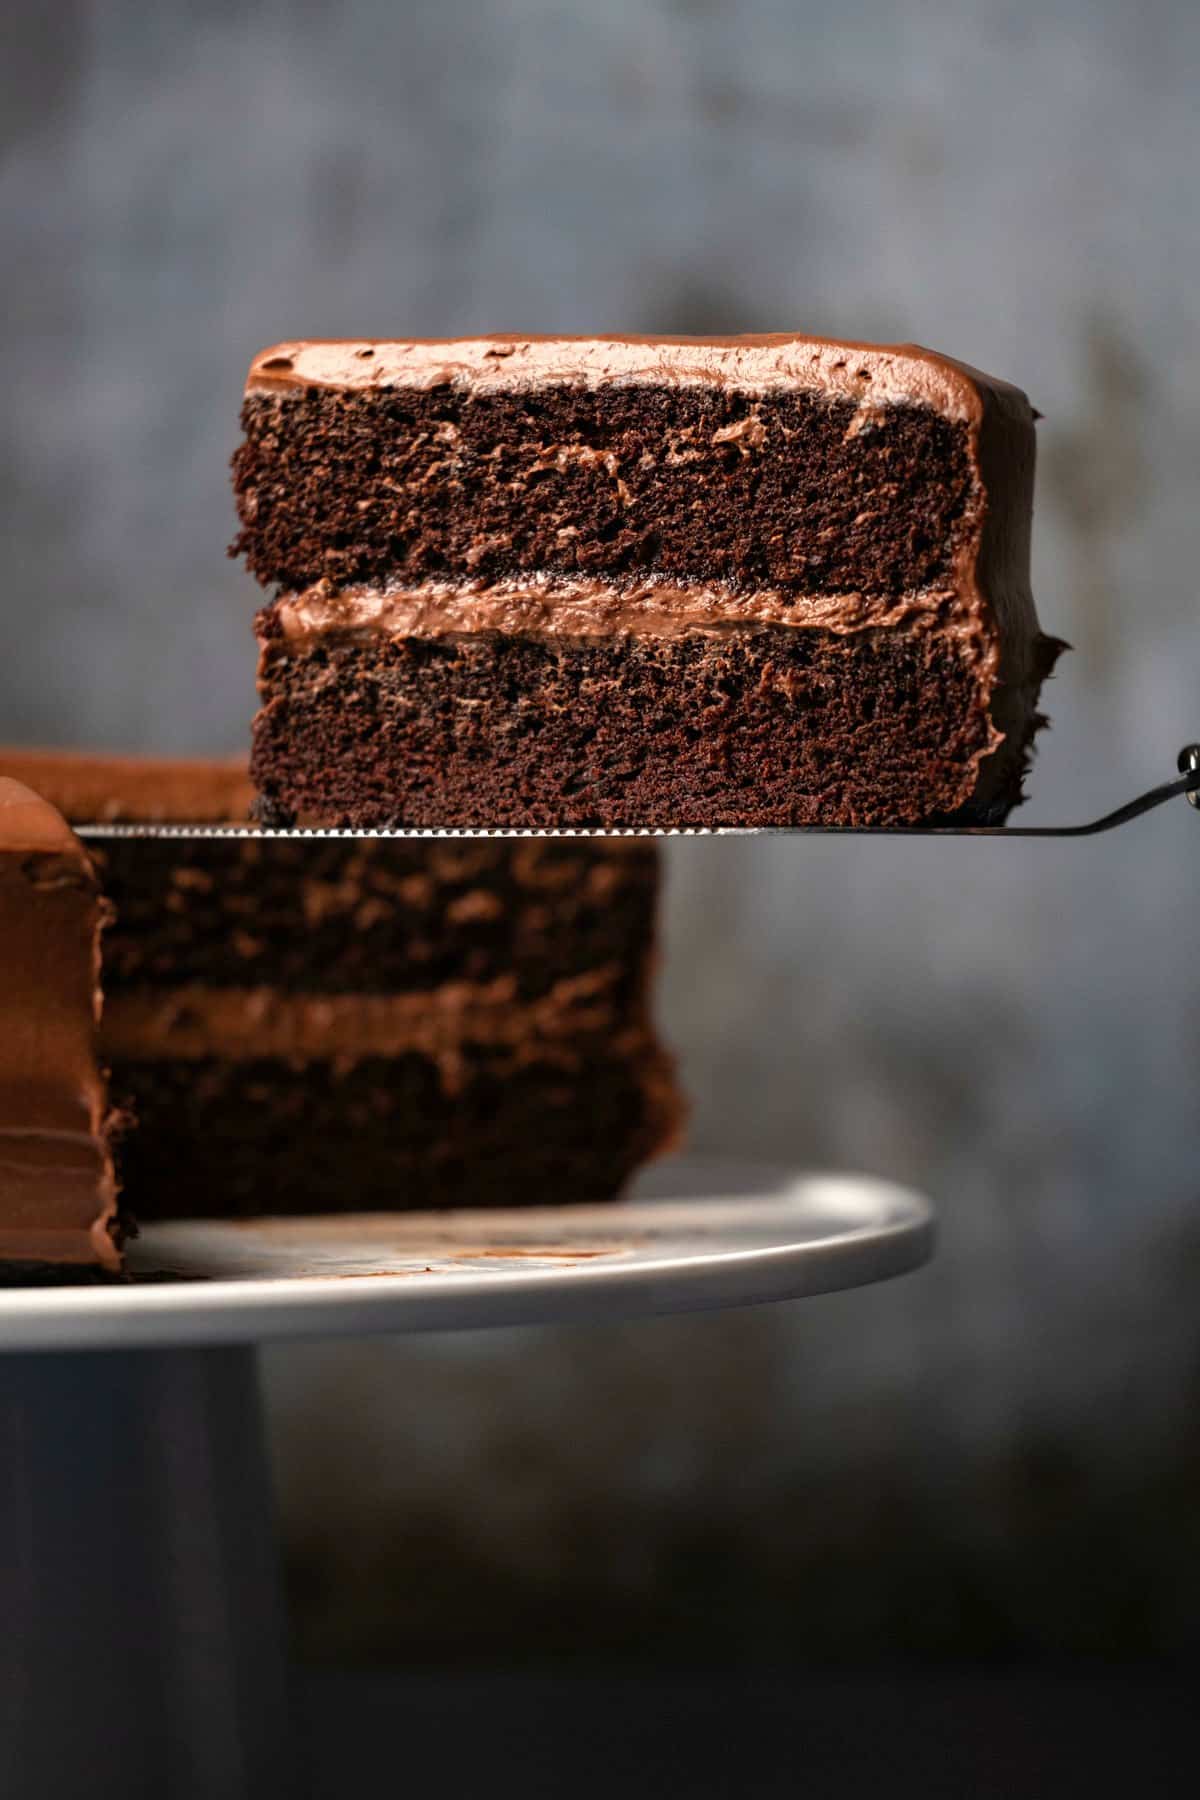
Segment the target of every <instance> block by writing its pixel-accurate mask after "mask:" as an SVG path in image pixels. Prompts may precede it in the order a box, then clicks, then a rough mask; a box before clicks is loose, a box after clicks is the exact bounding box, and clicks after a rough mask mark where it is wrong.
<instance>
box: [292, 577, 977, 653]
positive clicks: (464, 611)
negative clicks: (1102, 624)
mask: <svg viewBox="0 0 1200 1800" xmlns="http://www.w3.org/2000/svg"><path fill="white" fill-rule="evenodd" d="M954 600H955V596H954V594H953V592H952V591H947V590H940V591H939V590H925V591H923V592H921V593H918V594H906V595H904V596H902V597H901V598H900V599H895V598H892V597H891V596H888V595H885V594H812V595H809V594H796V593H793V592H792V591H790V590H788V589H782V588H758V589H755V590H752V591H750V592H747V591H746V590H745V589H742V588H736V587H733V586H731V585H729V584H726V583H717V582H699V581H697V582H683V581H678V580H675V579H673V578H671V577H669V576H658V575H652V576H643V577H641V578H634V579H630V580H627V581H624V582H615V581H605V580H603V579H601V578H594V577H590V576H574V575H547V574H536V575H517V576H510V577H508V578H506V579H503V580H497V581H488V580H485V579H478V580H471V579H468V580H463V581H424V582H419V583H414V584H412V585H409V586H404V587H401V586H396V587H391V588H387V589H380V588H364V587H359V588H341V589H338V588H334V587H332V586H331V585H330V584H329V583H328V582H318V583H317V584H316V585H315V586H314V587H310V588H306V589H305V590H304V592H303V593H299V594H285V595H283V596H282V598H281V599H280V600H279V601H278V602H277V604H276V606H275V616H276V618H277V619H278V621H279V623H280V625H281V626H282V628H283V635H284V637H285V638H286V639H287V640H288V641H289V642H291V643H295V644H305V643H311V642H312V641H314V640H315V639H317V638H320V637H323V636H325V635H329V636H333V637H349V638H358V637H371V636H374V635H376V634H380V635H384V636H390V637H443V636H446V635H447V634H450V635H453V634H456V633H469V632H476V631H500V632H505V633H520V634H522V635H529V636H535V637H549V638H554V637H585V638H586V637H597V638H602V637H608V636H611V635H612V634H613V633H619V632H628V633H630V634H632V635H635V636H649V637H679V636H682V635H684V634H685V633H687V632H691V631H703V632H721V631H728V630H736V629H744V628H745V627H747V626H755V625H793V626H796V627H797V628H804V627H808V628H809V629H819V630H823V631H834V632H853V631H866V630H871V629H879V628H885V627H889V626H911V625H912V624H913V623H914V621H916V622H919V621H920V619H922V618H924V619H927V620H928V622H929V623H930V624H936V623H937V622H938V621H939V620H942V621H943V622H946V623H947V624H948V625H949V627H950V628H953V623H954V621H953V617H952V614H953V607H954Z"/></svg>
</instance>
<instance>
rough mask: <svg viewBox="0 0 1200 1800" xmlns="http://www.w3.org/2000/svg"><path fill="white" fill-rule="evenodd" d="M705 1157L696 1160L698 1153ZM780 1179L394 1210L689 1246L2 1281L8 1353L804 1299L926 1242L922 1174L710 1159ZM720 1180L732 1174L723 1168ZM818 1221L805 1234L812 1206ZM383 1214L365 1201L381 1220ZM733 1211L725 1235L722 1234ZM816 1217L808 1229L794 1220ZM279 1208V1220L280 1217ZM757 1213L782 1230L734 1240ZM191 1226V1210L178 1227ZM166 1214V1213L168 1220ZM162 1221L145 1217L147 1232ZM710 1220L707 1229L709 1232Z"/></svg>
mask: <svg viewBox="0 0 1200 1800" xmlns="http://www.w3.org/2000/svg"><path fill="white" fill-rule="evenodd" d="M697 1166H702V1165H697ZM737 1168H740V1170H741V1172H742V1176H743V1179H746V1180H747V1181H748V1180H749V1177H750V1176H751V1175H752V1174H753V1175H754V1176H756V1177H757V1178H758V1179H759V1181H760V1182H764V1181H767V1180H769V1179H775V1180H777V1181H778V1184H779V1185H778V1186H777V1187H776V1188H775V1189H772V1190H769V1191H767V1192H763V1191H761V1190H760V1191H758V1192H756V1193H753V1194H751V1195H745V1194H738V1193H737V1192H736V1191H735V1192H728V1191H722V1192H721V1193H719V1194H717V1195H712V1194H710V1195H708V1196H705V1197H699V1198H697V1197H689V1196H687V1195H684V1196H674V1197H673V1196H666V1197H656V1196H651V1197H646V1198H636V1197H635V1198H630V1199H628V1200H618V1201H613V1202H609V1203H606V1204H596V1205H592V1206H586V1205H585V1206H581V1207H563V1208H541V1207H520V1208H514V1209H511V1210H505V1211H503V1212H500V1211H489V1212H488V1213H486V1214H485V1213H481V1212H459V1213H452V1214H445V1213H436V1214H435V1213H416V1212H405V1213H401V1214H396V1215H383V1217H394V1218H395V1219H396V1220H397V1221H398V1222H400V1223H402V1225H403V1228H404V1230H405V1231H406V1232H410V1233H411V1232H412V1231H413V1229H414V1227H415V1226H417V1225H418V1224H419V1223H420V1222H421V1221H424V1220H428V1221H429V1223H430V1228H431V1231H432V1230H434V1229H437V1228H444V1227H445V1225H446V1223H447V1221H454V1222H455V1223H458V1224H462V1223H463V1222H465V1221H479V1224H480V1227H481V1229H483V1228H486V1226H487V1225H489V1224H490V1225H491V1226H492V1227H493V1229H494V1228H495V1226H496V1225H497V1223H499V1222H501V1221H516V1222H518V1223H519V1226H520V1228H521V1229H528V1228H535V1227H536V1226H537V1224H538V1222H539V1220H540V1219H546V1218H547V1217H549V1216H551V1215H553V1217H554V1218H555V1219H556V1220H557V1219H561V1218H563V1217H564V1216H566V1217H568V1218H569V1219H570V1220H571V1222H572V1224H582V1223H587V1222H589V1221H591V1222H594V1223H596V1224H597V1225H598V1226H600V1227H601V1228H602V1229H603V1230H604V1231H607V1232H609V1233H621V1232H625V1233H628V1232H629V1231H630V1230H631V1228H633V1227H636V1226H638V1225H639V1224H641V1223H643V1222H646V1221H649V1222H651V1223H653V1224H662V1223H663V1222H664V1221H667V1220H671V1221H673V1222H674V1229H675V1230H676V1231H680V1230H684V1231H686V1229H687V1226H688V1221H689V1220H692V1221H694V1225H693V1229H694V1233H695V1236H696V1245H695V1247H694V1248H693V1249H692V1250H690V1251H689V1250H687V1249H686V1248H684V1249H680V1248H679V1247H678V1246H677V1247H676V1248H675V1249H674V1250H665V1251H664V1252H663V1253H662V1254H644V1255H641V1256H639V1258H638V1259H637V1260H621V1259H620V1258H619V1257H617V1258H614V1259H612V1260H603V1259H601V1260H597V1261H595V1262H584V1263H581V1264H576V1265H573V1266H570V1267H565V1268H564V1267H558V1268H540V1269H530V1268H516V1269H513V1268H511V1267H507V1268H497V1269H492V1268H486V1269H482V1270H480V1269H473V1270H463V1271H456V1272H451V1273H437V1272H433V1273H418V1274H414V1273H411V1272H409V1273H394V1274H388V1273H378V1274H377V1273H373V1272H368V1273H357V1274H347V1275H344V1276H342V1277H340V1278H338V1277H331V1276H329V1275H316V1276H313V1275H286V1274H284V1275H275V1276H266V1277H260V1276H248V1277H247V1276H239V1277H236V1278H200V1277H197V1278H196V1279H185V1280H178V1281H171V1282H154V1283H145V1284H143V1283H138V1282H136V1281H135V1282H131V1283H129V1284H112V1285H109V1284H104V1285H95V1286H80V1287H69V1286H64V1287H51V1288H13V1289H0V1355H2V1354H3V1353H4V1352H14V1351H16V1352H19V1351H37V1352H53V1351H58V1350H62V1351H78V1350H97V1351H103V1350H129V1349H138V1348H145V1349H155V1348H158V1349H167V1348H176V1347H180V1348H182V1347H186V1346H201V1345H221V1344H226V1345H228V1344H270V1343H277V1342H281V1341H286V1340H303V1339H317V1338H325V1337H344V1336H368V1335H379V1334H384V1333H392V1334H405V1333H412V1332H423V1331H464V1330H483V1329H490V1328H497V1327H513V1326H528V1325H549V1324H570V1323H573V1322H578V1323H602V1322H605V1321H618V1320H622V1319H632V1318H639V1317H653V1316H659V1315H664V1314H668V1313H681V1312H692V1311H695V1312H701V1311H713V1310H718V1309H724V1308H728V1307H735V1306H747V1305H755V1304H765V1303H771V1302H779V1301H784V1300H799V1299H805V1298H810V1297H814V1296H816V1295H818V1294H828V1293H834V1292H840V1291H843V1290H847V1289H851V1288H855V1287H861V1286H865V1285H868V1284H871V1283H874V1282H877V1281H883V1280H887V1279H890V1278H892V1277H893V1276H897V1275H901V1274H905V1273H908V1272H910V1271H912V1270H914V1269H917V1268H919V1267H920V1266H921V1265H922V1264H924V1263H925V1262H927V1261H928V1260H929V1258H930V1257H931V1255H932V1254H933V1249H934V1242H935V1234H936V1222H935V1212H934V1208H933V1205H932V1202H931V1201H930V1200H929V1199H927V1198H926V1196H925V1195H924V1194H922V1193H920V1192H918V1191H917V1190H915V1189H913V1188H911V1187H909V1186H907V1185H904V1184H902V1183H899V1182H896V1181H893V1180H891V1179H889V1178H887V1177H883V1176H878V1175H869V1174H863V1175H860V1174H846V1173H842V1172H838V1173H824V1172H821V1171H800V1170H794V1171H783V1170H780V1169H779V1168H778V1166H777V1165H775V1166H771V1165H762V1164H759V1165H754V1164H741V1165H731V1164H729V1163H728V1162H725V1163H714V1164H713V1165H712V1169H713V1171H714V1175H715V1173H716V1172H719V1171H722V1170H731V1169H737ZM721 1186H722V1188H727V1183H722V1184H721ZM822 1207H824V1209H825V1212H824V1221H825V1224H824V1228H821V1229H819V1230H818V1231H817V1234H816V1235H811V1233H812V1229H813V1224H814V1216H815V1218H816V1221H817V1223H818V1225H820V1223H821V1218H822V1215H821V1208H822ZM380 1217H381V1215H372V1219H373V1221H374V1222H375V1223H376V1224H378V1222H379V1219H380ZM722 1218H724V1219H725V1220H726V1221H727V1223H728V1229H729V1236H727V1237H722V1236H720V1235H717V1236H714V1235H713V1233H712V1227H713V1226H714V1222H719V1221H720V1220H721V1219H722ZM806 1220H807V1223H808V1226H809V1231H810V1235H808V1236H801V1235H799V1234H800V1232H801V1229H802V1227H803V1226H804V1224H805V1222H806ZM273 1223H275V1222H273ZM325 1223H326V1224H328V1221H325ZM739 1227H740V1228H741V1230H742V1231H743V1232H745V1231H748V1230H750V1229H751V1228H752V1227H756V1228H757V1229H758V1230H760V1231H762V1230H763V1229H770V1230H778V1231H779V1233H780V1234H781V1235H780V1237H779V1238H778V1240H776V1241H769V1242H754V1243H744V1242H743V1243H738V1242H737V1241H736V1233H737V1230H738V1228H739ZM184 1228H185V1229H186V1224H185V1227H184ZM171 1229H173V1228H172V1227H164V1228H162V1230H163V1232H164V1235H165V1233H166V1232H168V1231H170V1230H171ZM154 1232H155V1228H154V1227H152V1226H150V1227H147V1231H146V1236H147V1238H148V1239H151V1240H152V1239H153V1236H154ZM705 1232H708V1234H709V1235H708V1237H707V1238H706V1237H705V1236H704V1233H705Z"/></svg>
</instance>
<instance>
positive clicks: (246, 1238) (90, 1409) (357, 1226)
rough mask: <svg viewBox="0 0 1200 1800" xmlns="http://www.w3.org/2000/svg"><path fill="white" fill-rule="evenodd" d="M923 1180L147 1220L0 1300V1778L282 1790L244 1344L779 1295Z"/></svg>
mask: <svg viewBox="0 0 1200 1800" xmlns="http://www.w3.org/2000/svg"><path fill="white" fill-rule="evenodd" d="M932 1242H933V1224H932V1216H931V1211H930V1208H929V1206H928V1204H927V1202H926V1201H924V1200H923V1199H922V1198H921V1197H920V1196H918V1195H915V1194H912V1193H910V1192H908V1191H906V1190H904V1189H901V1188H898V1187H895V1186H893V1185H892V1184H890V1183H887V1182H881V1181H876V1180H871V1179H867V1178H857V1177H847V1176H836V1177H833V1176H830V1177H816V1176H809V1177H799V1178H798V1177H791V1176H786V1175H780V1174H779V1173H777V1172H770V1171H761V1170H759V1171H747V1170H745V1169H736V1170H720V1169H716V1168H713V1167H712V1166H709V1167H708V1168H706V1169H703V1168H702V1169H697V1168H696V1166H695V1165H693V1166H691V1167H686V1166H676V1167H675V1168H674V1169H672V1168H671V1167H670V1166H669V1165H668V1166H667V1167H666V1168H665V1169H664V1170H663V1171H661V1172H658V1173H656V1175H655V1177H654V1184H653V1188H651V1186H650V1185H649V1184H646V1185H645V1186H643V1188H642V1189H641V1190H640V1193H639V1196H638V1197H635V1198H634V1199H633V1200H631V1201H628V1202H625V1203H624V1204H621V1205H616V1206H603V1207H601V1206H593V1207H586V1206H585V1207H564V1208H553V1209H550V1208H536V1209H535V1208H527V1209H521V1210H516V1211H512V1212H504V1213H498V1212H492V1213H467V1212H461V1213H455V1214H451V1215H435V1214H424V1215H422V1214H414V1213H406V1214H395V1215H387V1216H380V1215H373V1216H370V1217H368V1216H347V1217H339V1218H337V1219H316V1220H266V1221H259V1222H255V1223H253V1224H245V1225H239V1224H226V1223H220V1224H198V1223H197V1224H180V1225H170V1226H160V1227H157V1228H149V1229H147V1230H146V1232H145V1234H144V1236H143V1237H142V1238H141V1239H140V1240H139V1241H138V1244H137V1245H136V1247H135V1250H134V1253H133V1255H132V1257H131V1269H132V1279H131V1280H130V1281H129V1282H128V1283H126V1284H121V1285H119V1286H104V1287H79V1288H46V1289H39V1290H30V1289H7V1290H0V1353H3V1354H0V1432H2V1434H3V1435H2V1438H0V1534H2V1539H0V1541H2V1544H3V1549H2V1552H0V1794H3V1796H4V1800H34V1797H35V1796H36V1800H59V1797H60V1796H61V1797H64V1800H66V1797H68V1796H69V1797H71V1800H75V1797H76V1796H80V1795H84V1794H86V1795H87V1796H88V1800H108V1797H109V1796H110V1795H111V1796H114V1797H115V1796H118V1795H119V1796H120V1797H121V1800H140V1796H143V1795H145V1796H152V1797H154V1800H159V1797H160V1796H161V1797H163V1800H241V1797H243V1796H245V1797H247V1800H248V1797H249V1796H255V1797H256V1800H262V1797H263V1796H277V1795H279V1796H283V1795H291V1794H303V1792H304V1781H303V1771H302V1769H301V1768H299V1767H297V1766H296V1764H295V1759H294V1758H293V1754H292V1747H293V1741H294V1738H295V1731H294V1729H293V1722H292V1720H291V1718H290V1717H289V1710H288V1700H287V1682H286V1661H285V1655H284V1631H283V1617H282V1609H281V1604H280V1598H279V1581H278V1555H277V1549H276V1544H275V1537H274V1528H273V1522H272V1509H271V1502H270V1487H269V1479H268V1471H267V1465H266V1455H265V1451H264V1446H263V1436H262V1426H261V1417H260V1411H259V1404H258V1394H257V1381H256V1371H255V1361H254V1357H255V1351H254V1346H255V1345H257V1344H260V1343H264V1342H272V1341H280V1340H282V1339H286V1338H298V1337H307V1338H313V1337H320V1336H328V1335H335V1334H336V1335H347V1334H360V1333H367V1332H405V1331H428V1330H474V1329H478V1328H480V1327H484V1326H492V1325H522V1324H548V1323H569V1322H572V1321H584V1320H590V1321H599V1320H615V1319H620V1318H630V1317H636V1316H638V1315H646V1314H653V1313H666V1312H683V1311H689V1310H698V1309H703V1308H713V1307H724V1306H738V1305H746V1304H750V1303H755V1302H761V1301H768V1300H785V1299H799V1298H802V1297H804V1296H807V1295H811V1294H820V1293H829V1292H832V1291H833V1290H835V1289H840V1288H846V1287H854V1286H858V1285H860V1284H863V1283H866V1282H871V1281H878V1280H882V1279H884V1278H885V1277H887V1276H892V1275H898V1274H901V1273H903V1272H904V1271H906V1270H908V1269H912V1268H915V1267H917V1266H918V1265H919V1264H920V1263H922V1262H924V1261H925V1260H926V1259H927V1257H928V1256H929V1254H930V1252H931V1249H932Z"/></svg>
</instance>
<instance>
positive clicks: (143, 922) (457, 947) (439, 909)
mask: <svg viewBox="0 0 1200 1800" xmlns="http://www.w3.org/2000/svg"><path fill="white" fill-rule="evenodd" d="M607 851H608V853H607V854H605V855H604V856H600V857H598V856H596V855H595V854H594V852H593V851H592V849H591V848H590V847H589V846H588V845H586V844H579V843H571V842H563V843H538V842H529V843H518V844H502V843H486V844H485V843H461V844H449V843H447V844H405V843H378V842H350V843H347V842H336V841H335V842H321V841H318V840H303V841H299V842H289V841H282V842H256V841H255V840H254V839H237V840H234V839H221V840H210V841H200V840H197V841H193V842H190V843H189V842H184V841H176V840H166V841H163V842H151V841H147V840H140V841H138V842H133V843H122V842H111V843H108V844H103V843H98V844H96V845H95V847H94V852H93V854H94V856H95V859H96V862H97V865H98V866H99V867H100V868H101V870H102V871H103V876H104V881H105V886H106V890H107V892H108V893H109V894H110V896H111V897H112V899H113V901H114V903H115V906H116V918H115V920H114V922H113V924H112V925H111V927H110V928H109V931H108V933H107V935H106V938H105V972H106V973H105V979H106V983H107V987H108V991H109V993H110V994H111V995H113V996H117V995H120V994H122V993H124V992H126V991H128V990H130V989H138V988H141V989H146V990H147V991H149V990H154V989H157V988H161V987H162V986H164V985H166V986H178V985H181V984H187V983H197V982H201V983H209V984H211V985H213V986H218V987H234V988H242V987H255V986H263V985H265V984H271V985H274V986H277V987H279V988H280V989H282V990H283V991H285V992H305V993H311V994H324V993H347V994H355V993H372V992H382V993H388V992H393V991H403V992H412V993H427V992H429V991H431V990H433V989H436V988H438V987H440V986H441V985H442V984H444V983H446V982H460V983H461V982H463V981H467V982H473V983H479V984H486V983H488V982H492V981H495V980H496V979H498V978H509V977H511V978H512V980H513V981H514V983H515V995H516V998H517V999H518V1000H528V999H531V998H534V997H536V996H537V995H539V994H542V993H544V992H545V991H546V990H547V988H549V987H550V986H552V985H553V984H554V983H555V982H557V981H561V980H563V979H565V978H567V977H569V976H571V975H572V974H574V973H577V972H578V970H579V969H580V968H581V967H583V968H593V967H606V968H617V969H619V970H621V971H622V980H623V981H624V982H625V983H626V987H625V988H624V989H623V990H622V991H621V995H620V996H619V997H620V999H621V1000H622V1003H624V1001H626V1000H628V999H629V998H631V997H632V985H631V984H634V983H635V982H636V980H637V979H638V978H639V976H638V968H639V965H638V963H637V961H636V959H633V960H631V957H630V947H631V946H632V945H637V944H644V943H648V942H650V940H651V938H652V936H653V922H654V908H655V899H656V894H657V882H658V870H657V863H656V861H655V857H654V853H653V849H652V847H651V846H649V845H647V844H638V843H635V842H626V843H620V842H618V843H614V844H612V845H611V846H607Z"/></svg>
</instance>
